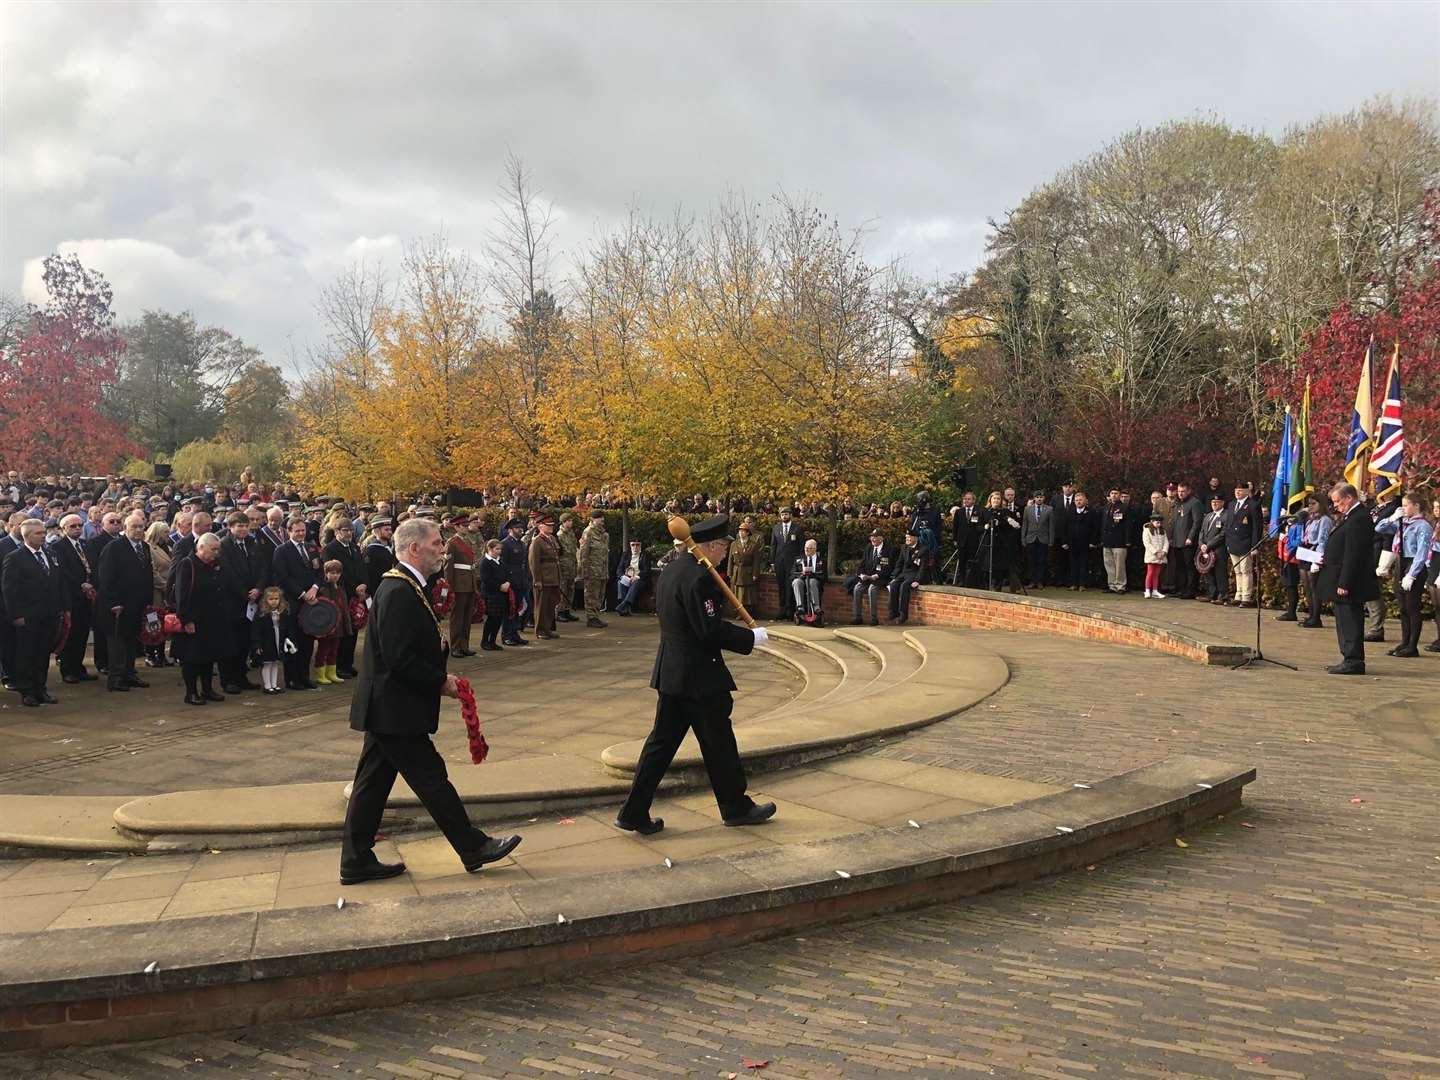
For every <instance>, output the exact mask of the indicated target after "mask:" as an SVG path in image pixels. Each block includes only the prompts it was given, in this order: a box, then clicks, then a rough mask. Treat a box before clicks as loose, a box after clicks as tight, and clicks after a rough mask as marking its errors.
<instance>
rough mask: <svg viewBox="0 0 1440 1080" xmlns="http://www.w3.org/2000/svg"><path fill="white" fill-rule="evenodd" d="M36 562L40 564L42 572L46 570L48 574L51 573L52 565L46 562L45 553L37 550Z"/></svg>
mask: <svg viewBox="0 0 1440 1080" xmlns="http://www.w3.org/2000/svg"><path fill="white" fill-rule="evenodd" d="M35 561H36V562H38V563H39V564H40V569H41V570H44V571H45V573H46V574H49V573H50V564H49V563H48V562H46V561H45V553H44V552H43V551H41V550H40V549H39V548H36V549H35Z"/></svg>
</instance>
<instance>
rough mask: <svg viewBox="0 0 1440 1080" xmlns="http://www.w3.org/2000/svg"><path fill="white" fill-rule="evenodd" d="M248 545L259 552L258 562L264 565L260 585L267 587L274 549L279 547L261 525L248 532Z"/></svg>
mask: <svg viewBox="0 0 1440 1080" xmlns="http://www.w3.org/2000/svg"><path fill="white" fill-rule="evenodd" d="M250 546H251V547H254V548H256V549H257V550H258V551H259V552H260V564H261V565H262V566H264V567H265V578H264V580H263V581H262V582H261V585H262V587H266V588H268V587H269V586H270V584H271V582H270V567H271V564H272V563H273V562H274V560H275V549H276V548H277V547H279V545H278V544H276V543H275V541H274V539H273V538H272V537H271V536H270V534H269V533H268V532H266V530H265V529H264V528H263V527H262V528H259V529H256V530H255V531H254V532H252V533H251V534H250Z"/></svg>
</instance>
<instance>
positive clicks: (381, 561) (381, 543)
mask: <svg viewBox="0 0 1440 1080" xmlns="http://www.w3.org/2000/svg"><path fill="white" fill-rule="evenodd" d="M370 531H371V536H370V542H369V543H368V544H366V545H365V548H364V550H363V551H362V552H361V554H362V555H364V556H365V595H366V596H369V597H372V598H373V597H374V595H375V590H376V589H378V588H379V587H380V579H381V578H382V577H384V576H385V573H386V571H388V570H393V569H394V568H395V548H394V546H393V545H392V543H391V538H392V537H393V536H394V534H395V523H394V522H393V521H391V520H390V519H389V518H388V517H377V518H372V519H371V520H370Z"/></svg>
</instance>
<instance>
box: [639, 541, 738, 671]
mask: <svg viewBox="0 0 1440 1080" xmlns="http://www.w3.org/2000/svg"><path fill="white" fill-rule="evenodd" d="M725 604H726V601H725V597H724V595H723V594H722V593H721V592H720V587H719V586H718V585H716V584H715V579H714V578H712V577H711V576H710V571H709V570H707V569H705V567H703V566H701V565H700V563H699V562H698V561H697V560H696V558H695V556H693V555H691V554H690V553H689V552H686V553H685V554H683V555H681V556H679V557H678V558H676V559H675V560H673V561H672V562H671V563H670V565H669V566H667V567H666V568H665V572H664V573H662V574H661V575H660V580H659V581H658V582H657V583H656V585H655V613H656V614H657V615H658V616H659V618H660V648H659V649H658V650H657V651H656V653H655V669H654V671H653V672H652V673H651V676H650V686H651V687H652V688H653V689H655V690H658V691H660V693H662V694H669V695H671V696H672V697H683V698H711V697H717V696H719V695H721V694H728V693H729V692H730V691H731V690H734V689H735V680H734V679H732V678H731V677H730V669H729V668H727V667H726V666H725V661H724V659H723V658H722V657H721V655H720V653H721V651H722V650H724V649H729V650H730V651H731V652H737V653H740V654H742V655H747V654H748V653H749V652H750V651H751V650H752V649H753V648H754V647H755V635H754V634H753V633H752V632H751V631H749V630H747V629H746V628H745V627H743V626H736V625H735V624H734V623H732V622H727V621H726V620H725V619H723V618H722V617H721V613H722V612H723V611H724V610H725Z"/></svg>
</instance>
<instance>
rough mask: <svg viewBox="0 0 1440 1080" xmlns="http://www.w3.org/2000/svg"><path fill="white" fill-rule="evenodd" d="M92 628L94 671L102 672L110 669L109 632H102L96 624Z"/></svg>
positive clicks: (92, 620)
mask: <svg viewBox="0 0 1440 1080" xmlns="http://www.w3.org/2000/svg"><path fill="white" fill-rule="evenodd" d="M91 622H92V623H93V622H94V619H93V618H92V619H91ZM94 629H95V656H94V660H95V670H96V671H102V672H103V671H109V670H110V635H109V634H102V633H101V632H100V628H99V627H98V626H96V627H95V628H94ZM161 648H164V646H161Z"/></svg>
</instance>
